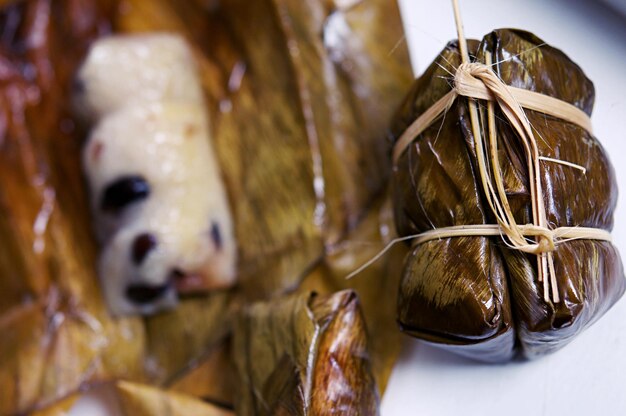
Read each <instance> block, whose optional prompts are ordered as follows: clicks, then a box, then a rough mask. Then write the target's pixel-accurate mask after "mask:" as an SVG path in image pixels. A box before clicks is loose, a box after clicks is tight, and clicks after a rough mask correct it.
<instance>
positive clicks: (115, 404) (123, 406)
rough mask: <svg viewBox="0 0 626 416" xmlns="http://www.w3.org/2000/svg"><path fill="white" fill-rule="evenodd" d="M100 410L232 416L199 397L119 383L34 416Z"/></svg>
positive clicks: (150, 415)
mask: <svg viewBox="0 0 626 416" xmlns="http://www.w3.org/2000/svg"><path fill="white" fill-rule="evenodd" d="M88 403H89V404H88ZM93 408H99V409H101V410H99V411H98V412H96V413H98V414H105V413H104V412H106V414H108V415H110V416H165V415H172V416H173V415H180V416H186V415H199V416H233V415H234V413H233V412H232V411H231V410H228V409H224V408H221V407H219V406H216V405H213V404H211V403H208V402H206V401H203V400H201V399H199V398H197V397H193V396H190V395H187V394H181V393H178V392H173V391H171V390H163V389H159V388H156V387H153V386H149V385H146V384H138V383H132V382H129V381H118V382H115V383H106V384H102V385H99V386H96V387H95V388H94V389H91V390H89V391H88V392H85V393H75V394H72V395H71V396H68V397H67V398H65V399H63V400H60V401H59V402H57V403H55V404H54V405H52V406H48V407H46V408H45V409H41V410H39V411H35V412H32V413H31V415H32V416H67V415H77V414H81V412H85V410H86V409H90V412H89V413H91V412H92V410H91V409H93Z"/></svg>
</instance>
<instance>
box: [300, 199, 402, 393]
mask: <svg viewBox="0 0 626 416" xmlns="http://www.w3.org/2000/svg"><path fill="white" fill-rule="evenodd" d="M395 237H396V234H395V229H394V224H393V210H392V204H391V198H390V196H389V195H386V196H385V197H384V198H381V199H380V200H378V201H377V202H376V204H375V205H374V206H373V207H372V208H371V209H370V210H369V211H368V213H367V215H366V217H365V218H364V219H363V220H362V222H361V223H360V224H359V225H358V226H357V228H355V229H354V230H353V231H352V232H350V233H349V234H348V235H347V237H346V239H345V240H344V241H342V242H341V243H339V244H337V245H335V246H333V247H331V248H329V250H328V254H327V255H326V256H325V257H324V260H323V261H322V262H321V263H320V264H319V265H318V266H317V267H316V268H315V269H314V270H313V271H312V272H311V273H310V274H309V275H308V276H307V277H306V278H305V279H304V281H303V282H302V285H301V286H300V287H299V289H298V290H299V292H301V293H305V292H307V291H309V292H310V291H314V292H316V293H318V294H320V295H330V294H332V293H334V292H338V291H341V290H345V289H351V290H354V291H355V292H356V293H357V295H358V297H359V303H360V305H361V310H362V311H363V316H364V317H365V322H366V324H367V335H368V345H369V347H370V348H369V349H370V357H371V361H372V371H373V373H374V376H375V379H376V383H377V385H378V390H379V393H380V395H381V396H382V394H383V393H384V391H385V387H386V385H387V381H388V379H389V376H390V375H391V370H392V369H393V365H394V364H395V362H396V359H397V357H398V355H399V353H400V350H401V348H402V339H403V336H402V333H401V332H400V331H399V330H398V325H397V323H396V300H397V295H398V285H399V283H400V276H401V274H402V266H403V259H404V257H405V255H406V254H407V249H406V247H405V246H404V245H402V244H396V245H394V246H393V247H392V248H391V249H390V250H388V251H387V252H385V254H384V255H383V256H381V257H380V258H378V259H377V261H376V262H374V263H373V264H371V265H370V266H369V267H367V268H365V269H363V270H362V271H360V272H359V273H357V274H356V275H354V276H353V277H352V278H351V279H350V280H347V279H346V277H347V276H349V275H350V274H351V273H352V272H355V271H357V269H359V267H361V266H362V265H364V264H365V263H366V262H368V261H369V260H370V259H372V258H374V256H376V255H377V254H378V253H379V252H380V251H381V250H382V249H383V248H384V247H385V246H386V245H387V243H389V242H390V241H391V240H392V239H393V238H395Z"/></svg>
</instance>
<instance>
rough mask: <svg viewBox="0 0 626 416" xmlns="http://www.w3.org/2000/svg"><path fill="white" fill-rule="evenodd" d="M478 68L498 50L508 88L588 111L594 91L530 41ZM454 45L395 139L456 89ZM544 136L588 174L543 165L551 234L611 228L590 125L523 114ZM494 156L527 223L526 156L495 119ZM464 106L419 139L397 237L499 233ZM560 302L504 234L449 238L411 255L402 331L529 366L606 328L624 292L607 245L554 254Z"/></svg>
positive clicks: (515, 41)
mask: <svg viewBox="0 0 626 416" xmlns="http://www.w3.org/2000/svg"><path fill="white" fill-rule="evenodd" d="M470 50H471V51H473V53H474V54H475V55H476V58H475V59H476V60H477V61H480V62H484V60H485V58H484V55H485V53H486V52H490V53H491V54H492V56H493V61H494V62H496V64H495V65H494V66H493V69H494V71H495V72H496V73H497V74H498V76H500V77H501V78H502V80H503V81H504V82H505V83H506V84H508V85H512V86H515V87H519V88H524V89H528V90H531V91H536V92H539V93H542V94H545V95H549V96H552V97H556V98H558V99H560V100H563V101H565V102H568V103H570V104H573V105H575V106H577V107H579V108H580V109H581V110H583V111H585V112H586V113H587V114H591V109H592V107H593V101H594V89H593V84H592V83H591V81H589V80H588V79H587V78H586V77H585V75H584V74H583V72H582V70H581V69H580V68H579V67H578V66H577V65H576V64H574V63H573V62H572V61H570V60H569V58H567V56H565V55H564V54H563V53H562V52H561V51H559V50H558V49H555V48H553V47H550V46H548V45H546V44H545V43H544V42H543V41H541V40H540V39H538V38H537V37H535V36H534V35H532V34H530V33H528V32H523V31H519V30H509V29H501V30H496V31H494V32H492V33H491V34H489V35H487V36H486V37H485V38H484V39H483V40H482V42H481V43H480V44H478V42H471V43H470ZM459 63H460V62H459V52H458V49H457V46H456V44H455V43H451V44H449V45H448V46H447V47H446V48H445V49H444V51H443V52H442V53H441V55H439V57H438V58H437V59H436V61H435V63H434V64H433V65H431V66H430V67H429V69H428V70H427V71H426V73H425V74H424V75H423V76H422V77H421V78H420V79H418V80H417V81H416V83H415V84H414V86H413V88H412V90H411V92H410V93H409V95H408V97H407V98H406V100H405V102H404V104H403V105H402V107H401V109H400V111H399V112H398V114H397V116H396V119H395V122H394V126H393V131H394V135H395V137H399V135H401V134H402V132H403V131H404V129H405V128H406V127H407V126H408V125H409V123H411V122H412V121H413V120H414V119H415V118H416V117H417V116H419V115H420V114H422V113H423V112H424V111H425V110H426V109H427V108H428V107H430V106H431V105H432V104H433V103H434V102H435V101H436V100H437V99H439V98H440V97H442V96H443V95H444V94H445V93H447V92H448V91H449V90H450V85H449V84H448V82H449V81H450V80H449V78H448V76H449V72H448V71H450V72H452V73H454V71H455V68H456V67H457V66H458V65H459ZM526 114H527V116H528V119H529V120H530V122H531V124H532V125H533V127H534V128H535V129H536V136H537V137H540V138H541V139H539V140H538V143H539V154H540V155H542V156H545V157H551V158H559V159H562V160H566V161H568V162H571V163H575V164H578V165H580V166H583V167H584V168H586V170H587V171H586V174H585V175H582V174H581V172H580V171H578V170H577V169H573V168H571V167H568V166H564V165H562V164H556V163H542V165H541V168H542V174H541V181H542V184H543V189H544V202H545V206H546V209H547V214H548V221H549V223H550V224H551V225H552V226H554V227H559V226H585V227H596V228H602V229H605V230H611V228H612V226H613V213H614V209H615V203H616V200H617V187H616V183H615V176H614V172H613V168H612V167H611V165H610V163H609V160H608V157H607V155H606V153H605V151H604V149H603V148H602V146H601V145H600V143H599V142H598V141H597V139H596V138H595V137H593V136H592V135H590V134H588V133H587V132H586V131H584V130H583V129H582V128H580V127H578V126H575V125H573V124H570V123H567V122H565V121H563V120H559V119H556V118H553V117H550V116H546V115H544V114H541V113H538V112H535V111H530V110H528V111H526ZM496 117H497V137H498V147H499V149H498V157H499V160H500V166H501V169H502V175H503V179H504V183H505V189H506V194H507V198H508V201H509V203H510V204H511V208H512V210H513V212H514V215H515V220H516V221H517V222H518V223H519V224H526V223H529V222H531V217H530V192H529V188H528V173H527V170H526V168H525V166H526V165H525V156H524V153H523V149H522V147H521V145H520V144H519V142H518V141H516V140H515V136H514V133H513V130H512V129H511V127H510V126H509V125H508V123H507V122H505V121H504V117H503V116H502V114H501V113H500V112H499V111H498V110H497V111H496ZM473 143H474V140H473V137H472V133H471V125H470V121H469V117H468V109H467V100H465V99H461V100H457V101H456V102H455V104H454V105H453V107H452V108H451V109H450V110H449V111H448V112H447V114H446V115H445V117H443V118H440V119H438V120H437V121H435V122H434V123H433V125H432V126H431V127H430V128H429V129H428V130H426V131H425V132H424V133H423V134H421V135H420V136H418V137H417V138H416V139H415V140H414V142H413V144H412V145H411V146H410V147H409V148H408V149H407V151H406V152H405V153H404V154H403V155H402V157H401V158H400V160H399V166H398V170H397V172H396V173H395V174H394V178H393V187H394V204H395V208H394V209H395V216H396V223H397V228H398V233H399V234H400V235H401V236H403V235H409V234H415V233H420V232H423V231H426V230H430V229H433V228H441V227H447V226H452V225H467V224H495V223H496V220H495V218H494V217H493V214H492V213H491V212H490V211H489V209H488V208H486V206H487V205H486V202H485V200H484V197H483V195H484V190H483V189H482V185H481V184H480V179H479V178H478V177H477V174H476V173H475V172H477V162H476V154H475V149H474V147H473ZM554 257H555V267H556V273H557V280H558V285H557V286H558V290H559V295H560V298H561V301H560V302H553V301H545V300H544V296H543V285H542V284H541V283H539V282H538V281H537V280H538V279H537V271H536V256H533V255H526V254H523V253H520V252H517V251H514V250H511V249H510V248H508V247H507V246H506V245H505V243H504V242H503V240H502V239H501V238H500V237H462V238H443V239H441V240H436V241H430V242H428V243H425V244H422V245H418V246H413V247H412V252H411V254H410V256H409V257H408V259H407V261H406V264H405V269H404V273H403V278H402V283H401V289H400V297H399V302H398V319H399V321H400V323H401V325H402V327H403V329H404V330H405V331H407V332H408V333H410V334H412V335H414V336H417V337H420V338H423V339H425V340H427V341H430V342H433V343H436V344H438V345H441V346H443V347H444V348H447V349H450V350H452V351H455V352H458V353H460V354H464V355H469V356H471V357H474V358H478V359H481V360H488V361H502V360H507V359H509V358H510V357H511V356H512V354H513V352H514V347H515V345H517V344H519V347H520V350H521V352H522V354H523V355H524V356H526V357H529V358H532V357H536V356H540V355H543V354H546V353H548V352H551V351H554V350H556V349H558V348H561V347H563V346H564V345H566V344H567V343H568V342H569V341H571V339H572V338H573V337H574V336H575V335H576V334H578V333H579V332H580V331H582V330H583V329H584V328H585V327H587V326H588V325H590V324H591V323H592V322H594V321H595V320H596V319H598V318H599V317H600V316H601V315H602V314H603V313H604V312H605V311H606V310H607V309H608V308H610V307H611V306H612V305H613V304H614V303H615V302H616V301H617V300H618V299H619V298H620V296H621V295H622V293H623V292H624V287H625V281H624V276H623V269H622V264H621V260H620V257H619V254H618V253H617V250H616V248H615V247H614V246H613V245H612V244H611V243H609V242H601V241H592V240H577V241H568V242H563V243H562V244H559V245H558V246H557V249H556V251H555V252H554Z"/></svg>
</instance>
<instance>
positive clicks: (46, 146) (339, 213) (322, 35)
mask: <svg viewBox="0 0 626 416" xmlns="http://www.w3.org/2000/svg"><path fill="white" fill-rule="evenodd" d="M0 23H1V24H0V27H2V37H1V38H0V68H1V69H2V71H0V121H1V122H0V245H1V246H0V248H1V250H0V328H1V330H2V332H3V333H5V334H9V335H7V336H5V337H3V339H1V340H0V414H10V413H14V412H18V411H26V410H28V409H30V408H32V407H33V406H43V405H45V404H47V403H49V402H51V401H53V400H56V399H58V398H61V397H63V396H66V395H67V394H69V393H71V392H72V391H75V390H76V389H77V388H78V387H79V386H81V385H83V384H84V383H89V382H93V381H96V380H107V379H117V378H125V379H130V380H140V381H141V380H150V382H152V383H158V384H161V383H167V382H171V381H172V380H174V379H179V378H180V377H181V374H182V372H184V371H185V370H186V369H187V368H191V367H193V365H194V364H195V363H196V362H197V361H198V360H199V359H201V358H202V357H204V356H206V355H207V354H209V353H210V352H211V351H213V350H215V349H216V348H220V345H221V343H222V342H223V341H224V339H225V337H226V336H227V334H228V332H229V330H230V323H231V317H232V315H233V311H234V310H236V309H237V307H238V305H239V300H238V296H237V295H236V294H234V293H232V292H228V291H221V292H215V293H213V294H211V295H207V296H196V297H193V298H189V299H185V300H184V301H182V302H181V303H180V305H179V306H178V307H177V309H176V310H174V311H172V312H169V313H164V314H160V315H158V316H155V317H151V318H147V319H136V318H125V319H116V320H113V319H111V317H110V316H109V314H108V312H107V309H106V306H105V305H104V304H103V302H102V297H101V293H100V289H99V287H98V284H97V276H96V274H95V271H94V264H95V258H96V253H97V247H96V245H95V243H94V239H93V236H92V232H91V230H92V224H91V219H90V217H89V209H88V203H87V201H88V198H87V195H86V190H85V186H84V182H83V177H82V172H81V169H80V146H81V142H82V140H83V139H84V137H85V136H86V134H85V131H84V130H83V127H82V126H81V125H80V123H78V122H77V121H76V119H75V118H74V117H73V115H72V111H71V108H70V97H71V95H72V78H73V75H74V72H75V70H76V68H78V66H79V64H80V62H81V60H82V59H83V58H84V56H85V53H86V50H87V47H88V45H89V44H90V42H91V41H93V40H94V39H95V38H97V37H98V36H102V35H106V34H107V33H109V32H110V31H113V32H122V33H123V32H136V31H156V30H160V31H175V32H178V33H181V34H183V35H184V36H186V38H187V39H188V41H189V42H190V43H191V44H192V47H193V48H194V51H195V56H196V58H197V60H198V62H199V66H200V68H201V77H202V80H203V85H204V88H205V92H206V95H207V98H208V103H209V105H210V108H211V114H210V119H211V125H212V129H213V131H212V135H213V140H214V145H215V147H216V149H217V151H218V155H219V159H220V164H221V166H222V168H223V175H224V179H225V181H226V184H227V187H228V192H229V196H230V200H231V206H233V209H234V218H235V221H236V233H237V239H238V241H239V242H240V248H239V249H240V256H239V257H240V264H239V273H240V280H241V282H242V284H241V287H242V288H243V289H244V290H245V292H246V293H247V294H248V296H249V297H259V296H265V295H267V294H269V293H273V292H276V291H284V290H287V289H290V288H293V287H295V286H296V285H297V284H298V283H299V281H300V280H301V279H302V277H303V276H304V275H305V274H306V273H307V270H309V269H310V268H311V266H312V265H313V264H314V263H315V262H317V261H319V259H320V258H321V257H322V256H323V254H324V250H325V245H326V244H334V243H337V241H338V240H339V239H340V238H341V237H342V236H343V235H345V233H346V232H348V231H349V230H350V229H352V228H354V226H355V225H356V224H357V223H358V221H359V220H360V218H361V217H362V216H363V215H364V213H365V211H366V210H367V208H368V207H369V206H370V205H371V203H372V201H373V199H374V198H375V197H376V195H378V194H379V193H381V191H382V190H383V189H384V186H385V182H386V180H387V178H388V177H389V163H388V162H387V161H386V160H385V158H384V157H383V153H384V151H385V149H384V144H383V143H381V141H380V138H381V137H384V136H385V130H386V126H387V124H388V118H389V117H390V114H391V109H393V108H394V107H395V106H396V105H397V103H398V101H399V97H400V94H401V92H402V91H404V90H406V88H407V87H408V85H409V83H410V79H411V74H410V70H409V64H408V55H407V51H406V48H405V47H404V45H400V46H399V47H397V48H394V46H395V45H396V43H397V42H398V41H399V40H400V39H401V38H402V29H401V23H400V18H399V13H398V10H397V6H396V4H395V3H394V2H387V1H383V0H363V1H354V2H343V1H342V2H339V1H337V2H326V1H320V0H317V1H309V2H299V1H285V0H263V1H258V2H244V1H241V0H229V1H223V2H220V3H215V4H213V3H211V4H208V3H207V2H204V1H200V0H198V1H189V2H177V1H173V0H169V1H165V0H155V1H152V2H143V1H138V0H128V1H124V2H121V3H118V2H117V1H114V0H78V1H64V0H60V1H52V0H21V1H19V0H18V1H15V2H9V3H3V5H2V8H1V9H0ZM381 74H384V76H381Z"/></svg>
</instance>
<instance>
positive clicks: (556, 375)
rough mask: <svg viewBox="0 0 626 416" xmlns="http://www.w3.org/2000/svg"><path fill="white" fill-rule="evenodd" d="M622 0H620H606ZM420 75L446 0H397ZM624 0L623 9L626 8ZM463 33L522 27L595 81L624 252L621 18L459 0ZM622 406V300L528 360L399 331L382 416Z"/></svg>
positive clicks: (609, 410) (580, 4)
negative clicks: (485, 357)
mask: <svg viewBox="0 0 626 416" xmlns="http://www.w3.org/2000/svg"><path fill="white" fill-rule="evenodd" d="M614 1H615V2H616V3H620V2H621V3H624V4H625V6H626V0H614ZM400 5H401V9H402V14H403V18H404V22H405V30H406V36H407V41H408V45H409V48H410V51H411V58H412V61H413V68H414V70H415V73H416V74H420V73H421V72H423V71H424V69H426V67H427V66H428V65H429V64H430V62H432V60H433V59H434V58H435V56H436V55H437V54H438V53H439V52H440V51H441V49H442V48H443V47H444V46H445V44H446V43H447V41H448V40H450V39H454V38H456V33H455V29H454V28H455V26H454V18H453V15H452V6H451V1H449V0H438V1H435V0H430V1H427V0H400ZM625 9H626V8H625ZM461 12H462V16H463V21H464V26H465V33H466V36H467V37H468V38H469V37H472V38H477V39H481V38H482V37H483V36H484V35H485V34H487V33H489V32H490V31H491V30H492V29H496V28H502V27H515V28H520V29H526V30H529V31H531V32H533V33H534V34H536V35H537V36H539V37H540V38H542V39H543V40H544V41H546V42H547V43H548V44H550V45H552V46H555V47H557V48H559V49H562V50H563V51H564V52H565V53H566V54H568V55H569V56H570V58H572V59H573V60H574V61H575V62H576V63H578V64H579V65H580V66H581V67H582V68H583V70H584V71H585V73H586V74H587V76H588V77H589V78H590V79H591V80H593V81H594V83H595V86H596V106H595V109H594V112H593V116H592V120H593V123H594V131H595V134H596V136H597V137H598V138H599V139H600V141H601V142H602V144H603V145H604V146H605V148H606V149H607V150H608V153H609V155H610V157H611V159H612V162H613V164H614V166H615V170H616V172H617V178H618V184H619V186H620V188H621V190H622V193H621V195H620V198H619V202H618V208H617V213H616V216H615V228H614V239H615V243H616V244H617V246H618V247H619V249H620V251H621V253H622V254H626V201H625V198H626V161H624V160H622V157H623V155H624V153H625V151H626V143H625V141H626V17H624V16H622V15H620V14H619V13H618V12H614V11H612V10H611V9H609V8H607V7H606V6H604V5H603V4H602V3H600V2H596V1H592V0H588V1H577V0H569V1H568V0H499V1H495V0H491V1H489V0H461ZM460 414H462V415H465V416H473V415H503V414H504V415H507V416H517V415H520V416H521V415H524V416H535V415H548V414H551V415H560V416H578V415H580V416H583V415H585V416H588V415H593V416H595V415H602V416H614V415H615V416H624V415H626V299H622V301H620V302H619V303H618V304H617V305H616V306H615V307H614V308H613V309H612V310H611V311H609V312H608V313H607V314H606V315H605V316H604V317H603V318H602V319H601V320H600V321H598V322H597V323H596V324H595V325H594V326H592V327H591V328H589V329H588V330H587V331H586V332H585V333H583V334H582V335H580V336H579V337H578V338H577V339H576V340H575V341H574V342H572V343H571V344H570V345H568V346H567V347H565V348H564V349H563V350H561V351H559V352H557V353H555V354H553V355H550V356H548V357H545V358H542V359H540V360H537V361H533V362H513V363H510V364H507V365H485V364H480V363H476V362H473V361H469V360H467V359H463V358H460V357H456V356H454V355H451V354H448V353H445V352H442V351H438V350H436V349H434V348H432V347H429V346H426V345H423V344H421V343H420V342H419V341H416V340H413V339H407V345H406V346H405V350H404V353H403V355H402V357H401V359H400V360H399V362H398V364H397V365H396V368H395V369H394V372H393V374H392V377H391V381H390V384H389V388H388V390H387V393H386V395H385V397H384V398H383V406H382V415H383V416H403V415H423V416H447V415H455V416H456V415H460Z"/></svg>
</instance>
